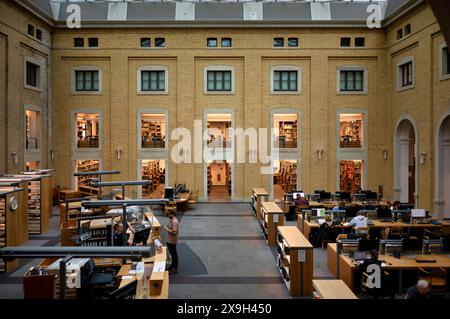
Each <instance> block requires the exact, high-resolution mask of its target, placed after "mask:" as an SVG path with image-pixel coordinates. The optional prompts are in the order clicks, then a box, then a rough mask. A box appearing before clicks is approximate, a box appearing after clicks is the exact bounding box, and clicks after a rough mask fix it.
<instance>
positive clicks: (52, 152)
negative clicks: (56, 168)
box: [50, 150, 55, 160]
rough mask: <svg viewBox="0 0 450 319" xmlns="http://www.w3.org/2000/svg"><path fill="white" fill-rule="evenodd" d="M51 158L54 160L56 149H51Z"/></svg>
mask: <svg viewBox="0 0 450 319" xmlns="http://www.w3.org/2000/svg"><path fill="white" fill-rule="evenodd" d="M50 158H51V159H52V160H54V159H55V151H54V150H50Z"/></svg>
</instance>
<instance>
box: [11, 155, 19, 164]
mask: <svg viewBox="0 0 450 319" xmlns="http://www.w3.org/2000/svg"><path fill="white" fill-rule="evenodd" d="M11 157H12V160H13V163H14V164H15V165H17V164H19V154H18V153H17V152H12V153H11Z"/></svg>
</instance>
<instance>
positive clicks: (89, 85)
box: [75, 71, 99, 92]
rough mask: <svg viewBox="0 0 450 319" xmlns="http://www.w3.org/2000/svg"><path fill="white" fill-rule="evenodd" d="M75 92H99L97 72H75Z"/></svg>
mask: <svg viewBox="0 0 450 319" xmlns="http://www.w3.org/2000/svg"><path fill="white" fill-rule="evenodd" d="M75 81H76V86H75V87H76V91H81V92H82V91H99V71H75Z"/></svg>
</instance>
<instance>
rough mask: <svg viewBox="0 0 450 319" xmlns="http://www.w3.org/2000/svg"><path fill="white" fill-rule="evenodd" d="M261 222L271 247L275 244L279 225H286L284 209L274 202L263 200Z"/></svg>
mask: <svg viewBox="0 0 450 319" xmlns="http://www.w3.org/2000/svg"><path fill="white" fill-rule="evenodd" d="M259 223H260V225H261V230H262V232H263V234H264V237H265V238H266V241H267V244H268V245H269V246H271V247H273V246H275V244H276V237H277V227H278V226H283V225H284V212H283V210H282V209H281V208H280V207H279V206H278V205H277V204H276V203H274V202H262V203H261V218H260V220H259Z"/></svg>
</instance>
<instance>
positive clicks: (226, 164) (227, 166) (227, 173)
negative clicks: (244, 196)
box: [225, 163, 232, 196]
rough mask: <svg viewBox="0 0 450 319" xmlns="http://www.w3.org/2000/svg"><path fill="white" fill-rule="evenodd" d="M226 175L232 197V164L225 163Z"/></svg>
mask: <svg viewBox="0 0 450 319" xmlns="http://www.w3.org/2000/svg"><path fill="white" fill-rule="evenodd" d="M225 175H226V184H227V186H228V195H230V196H231V188H232V184H231V164H230V163H225Z"/></svg>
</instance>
